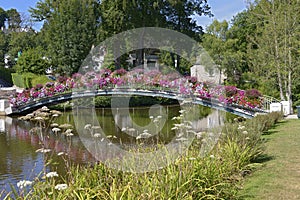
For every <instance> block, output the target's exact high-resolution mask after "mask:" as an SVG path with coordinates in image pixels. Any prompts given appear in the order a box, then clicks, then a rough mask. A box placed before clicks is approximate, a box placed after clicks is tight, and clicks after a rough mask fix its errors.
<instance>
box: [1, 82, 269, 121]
mask: <svg viewBox="0 0 300 200" xmlns="http://www.w3.org/2000/svg"><path fill="white" fill-rule="evenodd" d="M107 95H125V96H131V95H137V96H149V97H163V98H169V99H175V100H178V101H184V102H189V103H193V104H198V105H202V106H207V107H211V108H214V109H217V110H222V111H226V112H230V113H233V114H235V115H238V116H241V117H244V118H252V117H254V116H255V115H256V114H258V113H268V110H265V109H260V108H249V107H245V106H241V105H238V104H234V103H227V104H226V103H223V102H220V101H219V100H218V99H214V98H205V97H201V96H196V95H182V94H181V93H178V92H173V91H161V90H146V89H127V88H106V89H98V90H84V91H72V92H65V93H60V94H56V95H54V96H51V97H45V98H38V99H34V100H32V101H29V102H26V103H24V104H20V105H18V106H13V107H11V109H9V110H10V111H9V113H7V114H8V115H22V114H26V113H29V112H31V111H33V110H36V109H38V108H41V107H43V106H48V105H54V104H58V103H62V102H66V101H70V100H72V99H78V98H87V97H95V96H107Z"/></svg>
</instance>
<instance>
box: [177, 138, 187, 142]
mask: <svg viewBox="0 0 300 200" xmlns="http://www.w3.org/2000/svg"><path fill="white" fill-rule="evenodd" d="M187 140H188V139H187V138H184V137H181V138H177V139H176V141H179V142H184V141H187Z"/></svg>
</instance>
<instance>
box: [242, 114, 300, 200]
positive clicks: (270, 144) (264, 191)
mask: <svg viewBox="0 0 300 200" xmlns="http://www.w3.org/2000/svg"><path fill="white" fill-rule="evenodd" d="M264 137H265V138H266V140H267V142H266V155H267V156H266V158H267V159H266V160H267V161H266V162H264V166H263V167H262V168H261V169H260V170H258V171H256V172H254V173H253V174H252V175H250V177H248V178H247V179H246V181H245V185H244V189H243V190H242V191H241V194H240V196H241V199H263V200H265V199H270V200H271V199H272V200H273V199H276V200H279V199H283V200H285V199H287V200H293V199H300V120H299V119H285V120H284V121H283V122H281V123H279V124H278V125H277V126H276V128H275V129H273V130H271V131H269V135H266V136H264Z"/></svg>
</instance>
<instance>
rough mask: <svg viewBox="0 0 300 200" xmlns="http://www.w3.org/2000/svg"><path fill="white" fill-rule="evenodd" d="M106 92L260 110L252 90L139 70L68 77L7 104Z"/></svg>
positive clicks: (34, 89) (38, 88) (257, 94)
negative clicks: (166, 95) (160, 94)
mask: <svg viewBox="0 0 300 200" xmlns="http://www.w3.org/2000/svg"><path fill="white" fill-rule="evenodd" d="M108 88H128V89H145V90H155V91H156V90H162V91H168V92H172V93H177V94H178V95H196V97H198V98H203V99H208V100H209V99H214V100H216V101H219V102H221V103H224V104H234V105H240V106H243V107H247V108H259V107H261V106H262V101H261V94H260V93H259V92H258V91H257V90H255V89H252V90H246V91H243V90H239V89H238V88H236V87H235V86H220V85H218V86H215V85H212V84H211V83H207V82H198V81H197V79H196V78H195V77H190V76H187V77H182V76H180V75H178V74H177V73H175V72H174V71H168V72H165V73H162V72H160V71H158V70H149V71H146V72H145V71H144V70H143V69H140V68H137V69H134V70H132V71H128V72H127V71H126V70H125V69H119V70H116V71H114V72H112V71H110V70H109V69H102V70H101V71H100V72H88V73H86V74H80V73H76V74H73V76H72V77H60V78H58V81H57V82H49V83H46V84H45V85H44V86H43V85H41V84H38V85H36V86H35V87H33V88H30V89H27V90H24V91H23V92H21V93H17V94H15V95H14V96H13V97H11V99H10V103H11V104H12V105H13V106H15V107H16V106H20V105H23V104H26V103H28V102H31V101H35V100H38V99H42V98H47V97H52V96H55V95H59V94H62V93H66V92H67V93H68V92H69V93H70V92H72V90H73V89H76V90H78V91H80V90H81V91H84V90H91V89H92V90H104V89H108Z"/></svg>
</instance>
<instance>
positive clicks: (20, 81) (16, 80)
mask: <svg viewBox="0 0 300 200" xmlns="http://www.w3.org/2000/svg"><path fill="white" fill-rule="evenodd" d="M11 75H12V81H13V84H14V85H16V86H18V87H20V88H26V84H25V81H24V78H23V75H21V74H17V73H13V74H11Z"/></svg>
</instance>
